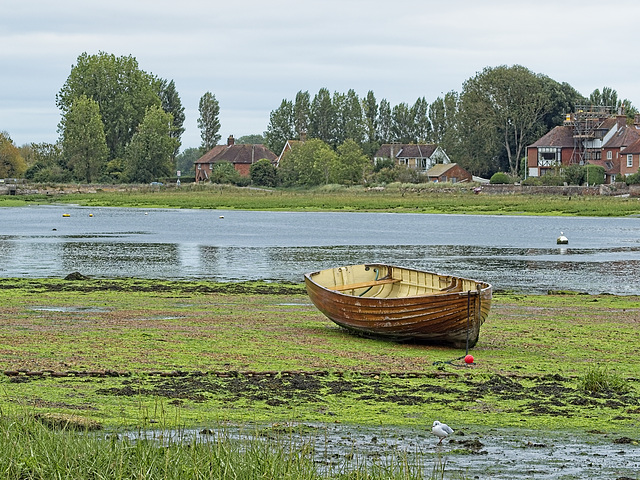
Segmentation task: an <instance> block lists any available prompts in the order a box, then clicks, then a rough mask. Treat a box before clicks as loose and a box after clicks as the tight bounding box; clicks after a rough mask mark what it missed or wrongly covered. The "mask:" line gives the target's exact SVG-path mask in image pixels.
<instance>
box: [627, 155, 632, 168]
mask: <svg viewBox="0 0 640 480" xmlns="http://www.w3.org/2000/svg"><path fill="white" fill-rule="evenodd" d="M627 167H629V168H631V167H633V155H631V154H629V155H627Z"/></svg>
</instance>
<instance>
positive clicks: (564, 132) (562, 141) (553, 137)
mask: <svg viewBox="0 0 640 480" xmlns="http://www.w3.org/2000/svg"><path fill="white" fill-rule="evenodd" d="M529 146H530V147H573V127H570V126H565V125H562V126H559V127H553V128H552V129H551V130H550V131H549V132H548V133H547V134H546V135H544V136H542V137H540V138H539V139H538V140H537V141H536V142H535V143H533V144H532V145H529Z"/></svg>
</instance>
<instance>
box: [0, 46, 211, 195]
mask: <svg viewBox="0 0 640 480" xmlns="http://www.w3.org/2000/svg"><path fill="white" fill-rule="evenodd" d="M56 105H57V106H58V108H59V109H60V111H61V120H60V123H59V125H58V133H59V135H60V136H59V140H58V142H56V143H55V144H49V143H32V144H30V145H28V146H24V147H22V148H20V149H19V150H18V153H19V155H18V156H19V157H20V158H21V160H22V161H21V162H18V161H13V166H11V167H10V168H9V167H7V168H5V169H0V177H2V176H6V177H22V176H25V177H26V178H28V179H31V180H33V181H36V182H70V181H80V182H86V183H93V182H103V183H147V182H151V181H154V180H156V179H158V178H161V177H167V176H173V175H175V168H176V157H177V155H178V154H179V150H180V146H181V140H180V139H181V136H182V134H183V133H184V130H185V129H184V127H183V125H184V121H185V114H184V107H183V106H182V102H181V100H180V96H179V94H178V91H177V89H176V86H175V82H174V81H173V80H166V79H163V78H159V77H157V76H155V75H153V74H151V73H147V72H145V71H143V70H141V69H140V67H139V65H138V62H137V60H136V59H135V58H134V57H132V56H121V57H116V56H115V55H112V54H107V53H105V52H100V53H98V54H97V55H89V54H87V53H83V54H81V55H80V56H79V57H78V59H77V63H76V64H75V65H73V66H72V68H71V72H70V74H69V77H68V78H67V80H66V81H65V83H64V85H63V86H62V88H61V89H60V91H59V92H58V94H57V95H56ZM200 113H201V119H200V120H199V121H198V125H199V126H201V128H202V131H203V135H202V137H203V148H205V147H208V146H209V145H210V142H215V141H217V140H218V139H219V138H220V136H219V135H218V133H217V131H218V130H219V128H220V123H219V121H218V120H217V116H218V115H219V105H218V102H217V100H216V98H215V96H214V95H212V94H211V93H210V92H207V93H206V94H205V95H203V97H202V99H201V101H200ZM0 135H1V138H0V140H1V141H2V143H0V145H2V144H3V143H9V144H11V145H13V142H12V141H11V139H10V137H9V134H8V133H6V132H3V133H2V134H0ZM13 147H14V148H16V147H15V145H14V146H13ZM8 158H9V157H8ZM10 158H14V157H10ZM7 164H9V161H7Z"/></svg>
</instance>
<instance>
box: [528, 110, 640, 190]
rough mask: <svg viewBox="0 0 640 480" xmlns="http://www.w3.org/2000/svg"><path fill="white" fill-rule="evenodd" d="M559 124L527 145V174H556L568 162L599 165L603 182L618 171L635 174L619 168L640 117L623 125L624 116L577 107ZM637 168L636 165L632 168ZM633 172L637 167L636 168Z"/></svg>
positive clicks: (636, 135)
mask: <svg viewBox="0 0 640 480" xmlns="http://www.w3.org/2000/svg"><path fill="white" fill-rule="evenodd" d="M576 109H577V110H578V111H577V113H573V114H569V115H567V116H566V119H565V121H564V123H563V125H560V126H557V127H554V128H553V129H551V130H550V131H549V132H548V133H547V134H546V135H544V136H542V137H541V138H539V139H538V140H537V141H536V142H534V143H533V144H531V145H529V146H528V147H527V176H529V177H541V176H543V175H547V174H553V173H556V171H557V170H558V168H560V167H564V166H568V165H585V164H588V163H589V164H593V165H601V166H602V167H604V169H605V183H614V182H615V181H616V180H617V177H618V176H619V175H620V174H628V173H635V172H630V171H629V170H628V169H626V168H625V169H624V171H623V169H622V168H621V164H622V163H624V161H625V159H626V154H625V149H626V148H628V147H629V146H630V145H631V144H633V143H634V142H635V141H636V140H638V138H640V129H639V127H640V121H639V120H640V119H639V118H638V116H636V119H635V121H634V124H633V125H627V117H626V116H625V115H622V114H617V115H612V114H610V113H609V109H608V108H607V107H588V106H577V107H576ZM636 168H637V167H636ZM636 171H637V169H636Z"/></svg>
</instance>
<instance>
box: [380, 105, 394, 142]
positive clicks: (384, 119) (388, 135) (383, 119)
mask: <svg viewBox="0 0 640 480" xmlns="http://www.w3.org/2000/svg"><path fill="white" fill-rule="evenodd" d="M392 125H393V120H392V117H391V104H390V103H389V101H388V100H387V99H385V98H383V99H382V100H380V113H379V115H378V125H377V132H378V142H379V143H380V144H383V143H390V142H391V141H392V138H393V137H392V135H393V133H392V128H393V127H392Z"/></svg>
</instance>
